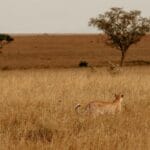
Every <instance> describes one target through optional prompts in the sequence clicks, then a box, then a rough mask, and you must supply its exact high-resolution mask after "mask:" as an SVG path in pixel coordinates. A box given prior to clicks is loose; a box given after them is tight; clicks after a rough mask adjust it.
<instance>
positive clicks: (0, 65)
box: [0, 34, 150, 70]
mask: <svg viewBox="0 0 150 150" xmlns="http://www.w3.org/2000/svg"><path fill="white" fill-rule="evenodd" d="M12 37H13V38H14V41H13V42H11V43H10V44H7V45H4V46H3V48H2V49H0V69H3V70H9V69H28V68H53V67H57V68H58V67H65V68H69V67H77V66H78V64H79V62H80V61H83V60H84V61H87V62H88V63H89V65H90V66H97V67H101V66H107V65H108V61H112V62H115V63H118V62H119V61H120V51H118V50H116V49H114V48H111V47H109V46H107V45H106V44H105V41H106V37H105V36H104V35H99V34H75V35H74V34H70V35H69V34H68V35H67V34H62V35H55V34H54V35H51V34H41V35H40V34H39V35H38V34H37V35H36V34H31V35H28V34H27V35H12ZM125 64H126V65H128V66H132V65H150V35H147V36H145V37H143V38H142V40H141V42H139V43H137V44H136V45H133V46H132V47H130V49H129V50H128V52H127V55H126V58H125Z"/></svg>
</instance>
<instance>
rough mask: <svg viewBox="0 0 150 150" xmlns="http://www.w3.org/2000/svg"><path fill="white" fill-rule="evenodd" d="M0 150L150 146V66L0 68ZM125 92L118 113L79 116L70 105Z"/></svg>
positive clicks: (98, 149)
mask: <svg viewBox="0 0 150 150" xmlns="http://www.w3.org/2000/svg"><path fill="white" fill-rule="evenodd" d="M0 91H1V94H0V150H20V149H21V150H49V149H51V150H110V149H111V150H135V149H136V150H148V149H150V128H149V125H150V118H149V116H150V68H148V67H133V68H123V70H122V72H121V73H120V74H115V75H111V74H110V73H109V72H108V71H107V69H106V68H96V71H95V72H92V71H91V70H90V68H85V69H60V70H58V69H52V70H26V71H17V70H16V71H3V72H2V71H1V72H0ZM118 92H121V93H123V94H124V101H123V109H122V112H121V114H116V115H102V116H99V117H97V118H94V119H93V118H88V117H85V116H77V115H76V113H75V111H74V106H75V105H76V104H77V103H82V104H86V103H88V102H89V101H91V100H100V99H104V100H107V99H112V97H113V94H114V93H118Z"/></svg>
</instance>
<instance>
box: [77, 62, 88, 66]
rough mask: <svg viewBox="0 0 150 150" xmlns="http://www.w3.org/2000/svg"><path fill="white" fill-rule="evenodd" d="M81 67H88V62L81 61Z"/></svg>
mask: <svg viewBox="0 0 150 150" xmlns="http://www.w3.org/2000/svg"><path fill="white" fill-rule="evenodd" d="M79 67H88V62H86V61H80V63H79Z"/></svg>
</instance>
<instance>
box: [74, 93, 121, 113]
mask: <svg viewBox="0 0 150 150" xmlns="http://www.w3.org/2000/svg"><path fill="white" fill-rule="evenodd" d="M122 100H123V95H121V94H119V95H115V99H114V100H113V102H102V101H91V102H89V103H88V104H87V105H86V106H85V107H84V108H83V109H84V113H86V114H89V115H92V116H98V115H101V114H115V113H117V112H121V102H122ZM80 107H81V105H80V104H78V105H76V107H75V110H76V111H77V112H78V113H79V108H80Z"/></svg>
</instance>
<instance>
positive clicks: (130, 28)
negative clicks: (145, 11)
mask: <svg viewBox="0 0 150 150" xmlns="http://www.w3.org/2000/svg"><path fill="white" fill-rule="evenodd" d="M89 25H90V26H91V25H92V26H94V27H97V28H98V29H100V30H102V31H103V32H104V33H105V34H106V35H108V40H107V44H109V45H111V46H113V47H116V48H117V49H119V50H120V51H121V54H122V57H121V62H120V65H121V66H122V65H123V61H124V58H125V53H126V51H127V50H128V48H129V47H130V46H131V45H132V44H135V43H137V42H139V41H140V40H141V38H142V37H143V36H144V35H145V34H146V33H147V32H149V31H150V19H149V18H146V17H142V16H141V11H139V10H131V11H125V10H123V9H122V8H118V7H114V8H111V9H110V11H107V12H105V13H104V14H99V16H98V17H97V18H91V19H90V22H89Z"/></svg>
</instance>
